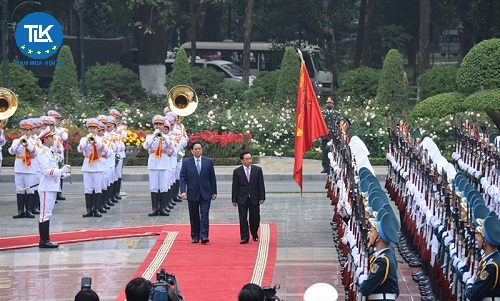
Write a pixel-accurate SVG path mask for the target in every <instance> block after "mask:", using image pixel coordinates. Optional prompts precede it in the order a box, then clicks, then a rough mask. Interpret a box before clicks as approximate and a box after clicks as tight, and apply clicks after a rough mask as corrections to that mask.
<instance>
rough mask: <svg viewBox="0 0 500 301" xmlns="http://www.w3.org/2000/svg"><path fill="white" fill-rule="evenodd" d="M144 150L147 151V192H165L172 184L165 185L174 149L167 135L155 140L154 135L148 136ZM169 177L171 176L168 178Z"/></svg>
mask: <svg viewBox="0 0 500 301" xmlns="http://www.w3.org/2000/svg"><path fill="white" fill-rule="evenodd" d="M144 148H145V149H147V150H148V151H149V158H148V170H149V190H150V191H151V192H158V191H160V192H167V191H168V189H169V188H170V185H171V184H172V182H170V183H167V181H166V179H168V178H169V175H168V170H169V169H171V166H172V155H173V154H174V153H175V148H174V147H173V145H172V142H171V141H170V139H169V138H168V136H167V135H163V134H162V138H156V136H155V135H154V134H151V135H148V136H147V137H146V141H145V142H144ZM170 177H171V176H170Z"/></svg>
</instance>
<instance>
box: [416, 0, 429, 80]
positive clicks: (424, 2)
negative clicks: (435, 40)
mask: <svg viewBox="0 0 500 301" xmlns="http://www.w3.org/2000/svg"><path fill="white" fill-rule="evenodd" d="M430 31H431V1H430V0H420V25H419V30H418V63H417V66H418V71H417V77H418V76H420V75H422V74H424V72H425V71H427V70H428V69H429V36H430Z"/></svg>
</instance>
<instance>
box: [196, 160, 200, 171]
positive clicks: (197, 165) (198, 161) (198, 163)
mask: <svg viewBox="0 0 500 301" xmlns="http://www.w3.org/2000/svg"><path fill="white" fill-rule="evenodd" d="M196 170H198V175H200V170H201V165H200V159H196Z"/></svg>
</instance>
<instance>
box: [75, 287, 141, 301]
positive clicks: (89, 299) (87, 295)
mask: <svg viewBox="0 0 500 301" xmlns="http://www.w3.org/2000/svg"><path fill="white" fill-rule="evenodd" d="M146 300H147V299H146ZM75 301H99V296H98V295H97V293H96V292H94V291H93V290H92V289H90V288H83V289H82V290H81V291H79V292H78V294H76V296H75Z"/></svg>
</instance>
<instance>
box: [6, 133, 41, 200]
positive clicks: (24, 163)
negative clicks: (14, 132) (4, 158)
mask: <svg viewBox="0 0 500 301" xmlns="http://www.w3.org/2000/svg"><path fill="white" fill-rule="evenodd" d="M26 141H27V143H26V145H25V146H24V145H21V139H20V138H17V139H14V141H13V142H12V145H11V147H10V148H9V153H10V154H11V155H13V156H16V160H15V162H14V173H15V182H16V191H17V192H18V193H19V191H20V190H21V189H23V188H25V187H28V186H31V185H34V184H36V183H37V169H36V168H35V167H34V165H33V164H31V158H32V157H33V156H35V155H36V147H35V145H34V143H33V142H34V141H33V140H32V139H31V138H27V139H26ZM27 193H28V194H32V193H34V190H33V188H30V189H28V190H27Z"/></svg>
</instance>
